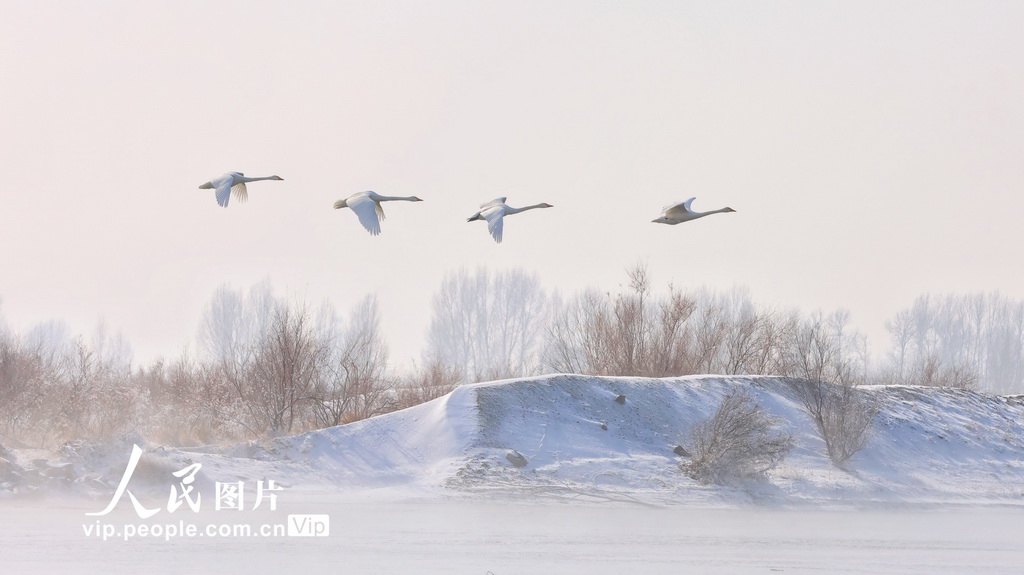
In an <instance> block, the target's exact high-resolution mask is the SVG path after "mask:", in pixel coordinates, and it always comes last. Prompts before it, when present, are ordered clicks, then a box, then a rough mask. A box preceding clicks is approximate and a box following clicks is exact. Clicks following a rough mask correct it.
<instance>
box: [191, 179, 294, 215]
mask: <svg viewBox="0 0 1024 575" xmlns="http://www.w3.org/2000/svg"><path fill="white" fill-rule="evenodd" d="M283 179H284V178H281V177H278V176H264V177H261V178H247V177H245V174H243V173H242V172H228V173H226V174H224V175H223V176H221V177H219V178H215V179H213V180H210V181H209V182H206V183H205V184H203V185H201V186H199V189H200V190H209V189H215V190H217V191H216V195H217V203H218V204H220V205H221V207H224V208H226V207H228V200H229V199H230V198H231V194H232V193H234V194H235V199H237V200H238V201H240V202H244V201H246V200H248V199H249V192H248V191H247V190H246V189H245V184H246V182H258V181H260V180H283Z"/></svg>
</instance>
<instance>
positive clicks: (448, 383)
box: [395, 361, 462, 409]
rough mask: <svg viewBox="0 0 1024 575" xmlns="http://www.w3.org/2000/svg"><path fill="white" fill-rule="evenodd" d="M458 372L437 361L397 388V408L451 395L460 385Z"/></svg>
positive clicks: (460, 376)
mask: <svg viewBox="0 0 1024 575" xmlns="http://www.w3.org/2000/svg"><path fill="white" fill-rule="evenodd" d="M461 378H462V375H461V374H460V373H459V372H458V370H456V369H454V368H452V367H450V366H446V365H444V364H442V363H440V362H437V361H435V362H434V363H431V364H429V365H426V366H424V367H423V368H422V369H420V370H417V371H415V372H414V375H413V376H412V377H411V378H410V379H409V380H408V381H406V382H405V383H404V384H403V385H401V386H399V387H396V388H395V408H396V409H405V408H406V407H412V406H414V405H419V404H421V403H426V402H428V401H431V400H433V399H437V398H439V397H442V396H444V395H447V394H449V393H451V392H452V391H453V390H454V389H455V388H456V387H458V385H459V381H460V380H461Z"/></svg>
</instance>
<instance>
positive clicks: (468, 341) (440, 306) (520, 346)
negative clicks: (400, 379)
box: [424, 268, 547, 381]
mask: <svg viewBox="0 0 1024 575" xmlns="http://www.w3.org/2000/svg"><path fill="white" fill-rule="evenodd" d="M546 321H547V295H546V294H545V292H544V290H543V289H541V287H540V281H539V280H538V279H537V277H536V276H535V275H528V274H526V273H525V272H523V271H521V270H509V271H506V272H498V273H496V274H493V275H492V274H491V273H490V272H489V271H488V270H487V269H486V268H478V269H477V270H476V272H475V273H473V274H470V273H469V272H468V271H466V270H465V269H462V270H459V271H458V272H456V273H452V274H448V275H447V276H446V277H445V279H444V281H443V282H442V285H441V288H440V289H439V290H438V292H437V293H435V294H434V301H433V316H432V318H431V321H430V327H429V331H428V335H427V350H426V352H425V355H424V360H425V362H426V363H427V364H428V365H429V364H432V363H434V362H440V363H441V364H444V365H449V366H453V367H456V368H458V369H461V370H462V373H463V380H464V381H471V380H472V381H476V380H482V379H496V378H501V377H511V376H516V375H529V374H531V373H533V372H535V370H536V366H537V362H538V360H537V358H538V354H539V345H540V335H541V333H542V331H543V329H544V326H545V323H546Z"/></svg>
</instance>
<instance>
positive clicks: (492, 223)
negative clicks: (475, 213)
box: [480, 208, 505, 244]
mask: <svg viewBox="0 0 1024 575" xmlns="http://www.w3.org/2000/svg"><path fill="white" fill-rule="evenodd" d="M480 215H481V216H482V217H483V218H484V219H485V220H487V231H488V232H491V237H493V238H494V241H496V242H498V243H499V244H500V243H501V232H502V229H503V228H504V227H505V210H502V209H500V208H491V209H489V210H484V211H482V212H480Z"/></svg>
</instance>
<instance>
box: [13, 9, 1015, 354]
mask: <svg viewBox="0 0 1024 575" xmlns="http://www.w3.org/2000/svg"><path fill="white" fill-rule="evenodd" d="M1021 30H1024V3H1021V2H1012V1H1011V2H940V1H932V0H929V1H923V2H888V1H887V2H865V1H857V2H818V1H810V2H761V1H753V2H701V3H697V2H683V1H677V0H671V1H666V2H654V1H650V2H601V1H596V0H587V1H581V2H568V1H542V2H519V1H517V2H481V1H479V0H473V1H466V2H441V1H438V2H420V1H412V2H274V3H271V2H254V1H245V2H206V1H202V2H102V1H90V2H35V1H24V2H14V1H9V0H0V168H2V172H3V173H2V176H3V177H2V180H0V194H2V204H0V239H2V243H3V249H2V250H0V314H2V315H3V317H4V318H6V321H7V323H8V324H9V325H10V327H12V328H14V329H16V330H19V331H21V330H24V329H27V328H28V327H30V326H31V325H33V324H35V323H37V322H41V321H45V320H51V319H57V320H63V321H66V322H67V323H68V325H69V327H70V328H71V330H72V331H74V332H78V333H85V334H89V333H90V332H91V331H92V329H93V328H94V326H95V325H96V323H97V321H99V320H101V319H102V320H103V321H105V323H106V324H107V325H108V326H109V328H110V329H111V330H114V331H120V332H122V333H123V335H124V337H125V338H127V339H128V341H129V342H130V343H131V344H132V346H133V348H134V350H135V353H136V358H137V359H138V360H141V361H144V362H145V361H149V360H150V359H151V358H153V357H155V356H157V355H165V356H168V357H174V356H176V355H177V354H178V353H180V352H181V350H182V349H183V348H184V347H185V346H186V345H190V344H191V343H192V342H194V341H195V336H196V330H197V327H198V324H199V320H200V316H201V315H202V311H203V307H204V306H205V304H206V303H207V302H208V300H209V299H210V297H211V295H212V294H213V291H214V290H215V289H216V288H217V287H218V286H220V285H222V284H225V283H227V284H230V285H232V286H234V287H236V288H242V289H248V288H249V287H250V286H251V285H253V284H255V283H257V282H259V281H261V280H263V279H266V278H269V279H270V280H271V281H272V283H273V285H274V287H275V289H276V291H277V292H278V293H279V294H280V295H289V296H295V297H300V298H303V299H305V300H307V301H309V302H312V303H318V302H320V301H321V300H323V299H328V300H330V301H331V302H333V303H334V304H335V305H336V306H337V307H338V309H339V310H340V311H342V312H346V313H347V311H348V309H349V308H350V307H351V306H352V305H353V304H354V303H356V302H357V301H358V300H359V299H361V298H362V297H363V296H365V295H366V294H368V293H376V294H377V295H378V297H379V302H380V306H381V312H382V314H383V320H384V323H383V327H384V330H385V335H386V337H387V339H388V341H389V342H390V344H391V351H392V355H393V358H394V359H396V360H398V361H407V360H409V359H414V358H418V357H419V353H420V346H421V344H422V342H423V339H424V332H425V330H426V327H427V324H428V322H429V312H430V300H431V296H432V294H433V292H434V290H435V289H436V288H437V287H438V286H439V284H440V281H441V279H442V277H443V276H444V274H445V273H446V272H449V271H452V270H456V269H458V268H459V267H460V266H467V267H470V268H473V267H476V266H478V265H486V266H488V267H490V268H491V269H492V270H499V269H506V268H514V267H521V268H524V269H526V270H527V271H530V272H536V273H537V274H538V275H539V277H540V278H541V281H542V283H543V285H544V286H545V287H547V288H548V289H552V290H554V289H557V290H559V291H561V292H563V293H572V292H575V291H577V290H580V289H583V288H585V287H587V286H595V287H600V288H602V289H616V288H617V286H619V285H620V284H621V283H623V281H624V279H625V274H624V270H625V268H627V267H628V266H630V265H632V264H634V263H636V262H638V261H645V262H647V264H648V266H649V269H650V272H651V274H652V276H653V280H654V282H655V284H656V285H657V286H658V287H659V289H662V288H664V286H666V285H667V284H668V283H669V282H671V283H673V284H674V285H676V286H678V287H682V288H699V287H701V286H708V287H711V288H716V289H728V288H730V287H732V286H734V285H739V286H746V287H747V288H749V290H750V293H751V295H752V297H753V298H754V300H755V301H758V302H761V303H764V304H769V305H774V306H779V307H784V308H785V307H799V308H801V309H803V310H805V311H811V310H814V309H818V308H822V309H824V310H826V311H828V310H833V309H836V308H840V307H841V308H846V309H848V310H850V312H851V314H852V320H853V323H854V324H855V325H856V326H857V327H859V328H861V329H863V330H865V331H867V332H868V333H869V334H871V335H872V337H873V338H874V337H876V335H877V334H882V335H884V330H883V329H882V327H881V326H882V324H883V322H884V321H885V319H886V318H888V317H890V316H891V315H892V314H893V313H895V312H896V311H898V310H899V309H901V308H904V307H907V306H909V305H910V304H911V303H912V301H913V299H914V298H915V297H916V296H918V295H920V294H923V293H926V292H933V293H938V292H942V293H947V292H969V291H980V290H985V291H988V290H1000V291H1001V292H1002V293H1003V294H1005V295H1008V296H1011V297H1015V298H1021V297H1024V266H1022V264H1021V259H1022V258H1021V254H1022V246H1024V226H1022V225H1021V214H1022V211H1024V209H1022V208H1024V34H1021ZM227 171H242V172H245V173H246V175H249V176H253V175H256V176H263V175H271V174H276V175H279V176H281V177H283V178H284V181H283V182H257V183H254V184H251V185H250V186H249V198H250V199H249V202H248V203H246V204H238V203H236V202H232V204H231V205H230V206H229V207H228V208H227V209H223V208H220V207H219V206H218V205H217V204H216V202H215V200H214V197H213V192H212V190H199V189H197V188H198V186H199V185H200V184H202V183H203V182H206V181H208V180H210V179H211V178H214V177H216V176H218V175H220V174H222V173H224V172H227ZM364 190H375V191H377V192H378V193H381V194H386V195H398V196H406V195H417V196H419V197H421V198H423V199H424V200H425V201H424V202H422V203H417V204H411V203H410V204H406V203H397V204H390V205H386V206H385V207H386V210H387V214H388V218H387V220H386V221H384V222H383V225H382V227H383V234H382V235H381V236H379V237H372V236H370V235H369V234H367V233H366V231H365V230H364V229H363V228H362V227H361V226H360V225H359V224H358V221H357V220H356V218H355V215H354V214H352V213H351V212H350V211H349V210H334V209H332V208H331V205H332V204H333V202H334V201H335V200H337V199H339V198H343V197H346V196H348V195H350V194H352V193H354V192H359V191H364ZM497 196H508V203H509V204H511V205H514V206H519V205H525V204H533V203H538V202H548V203H551V204H554V206H555V207H554V208H553V209H550V210H540V211H531V212H527V213H525V214H522V215H517V216H515V217H513V218H510V219H509V220H508V221H507V222H506V225H505V233H504V236H505V237H504V242H503V243H502V244H501V245H497V244H495V243H494V242H493V241H492V240H491V238H490V237H489V236H488V235H487V233H486V231H485V226H484V225H483V224H482V223H480V222H473V223H466V221H465V220H466V218H467V217H468V216H469V215H471V214H472V213H473V212H474V211H475V209H476V207H477V206H478V204H480V203H481V202H484V201H487V200H490V199H492V198H494V197H497ZM690 196H697V200H696V202H695V203H694V208H696V209H699V210H707V209H716V208H720V207H723V206H731V207H733V208H735V209H736V210H737V212H736V213H735V214H726V215H715V216H711V217H708V218H705V219H702V220H698V221H695V222H691V223H687V224H683V225H679V226H664V225H659V224H653V223H651V220H652V219H653V218H655V217H657V216H658V214H659V211H660V209H661V208H662V207H663V206H664V205H665V204H668V203H670V202H672V201H681V200H685V199H686V198H689V197H690Z"/></svg>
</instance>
